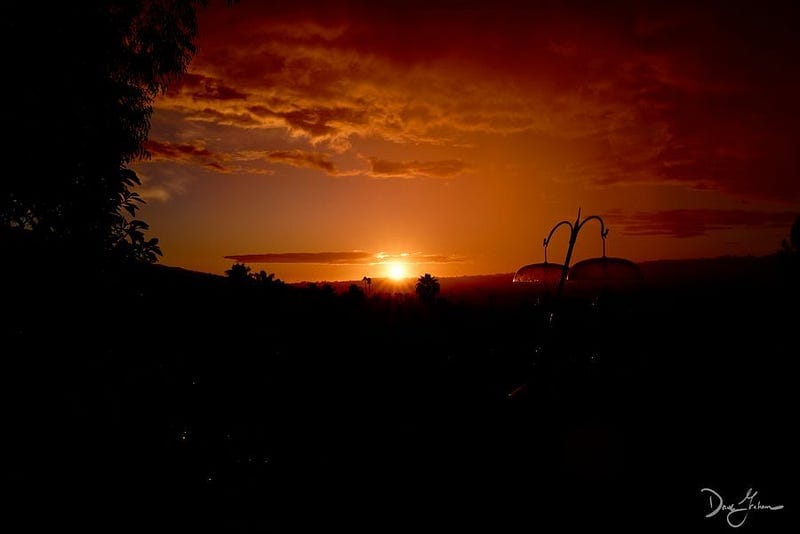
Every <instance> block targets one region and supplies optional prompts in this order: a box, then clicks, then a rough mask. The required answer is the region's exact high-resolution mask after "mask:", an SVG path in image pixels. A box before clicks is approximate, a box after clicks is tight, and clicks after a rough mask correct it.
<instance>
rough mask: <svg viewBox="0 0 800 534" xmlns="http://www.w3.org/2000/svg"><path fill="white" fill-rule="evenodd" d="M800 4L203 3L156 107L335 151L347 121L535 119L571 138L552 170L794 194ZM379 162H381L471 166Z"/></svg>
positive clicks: (387, 168)
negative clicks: (190, 44) (176, 73)
mask: <svg viewBox="0 0 800 534" xmlns="http://www.w3.org/2000/svg"><path fill="white" fill-rule="evenodd" d="M799 11H800V4H799V3H797V2H781V1H778V2H770V3H769V5H768V6H764V5H759V4H757V3H745V4H742V3H739V2H717V1H698V2H691V3H688V2H646V1H634V2H624V1H623V2H597V3H591V2H579V1H575V2H573V1H569V0H568V1H566V2H529V3H527V4H525V3H523V4H521V3H520V2H514V1H506V0H501V1H498V2H491V3H486V2H478V1H477V0H475V1H466V2H461V1H459V2H455V1H453V2H449V1H445V2H436V3H435V5H432V4H431V3H430V2H423V1H419V0H410V1H404V2H394V1H392V2H388V3H387V2H379V3H369V2H360V1H342V2H322V3H320V2H313V1H298V2H291V3H288V4H282V5H276V4H273V3H269V4H262V3H260V2H243V3H240V4H238V5H237V6H235V7H234V8H229V7H227V6H226V5H225V3H220V5H219V6H213V5H212V7H211V8H210V9H209V10H207V11H205V12H203V14H202V20H201V31H200V36H199V39H200V43H199V48H200V52H199V53H198V55H197V56H196V57H195V60H194V62H193V64H192V69H193V71H192V74H189V75H187V76H186V77H185V79H184V81H183V85H182V86H181V88H180V89H179V91H178V93H174V92H173V93H170V94H168V95H167V97H166V98H165V99H163V100H162V101H161V102H159V106H162V107H165V108H168V109H173V110H180V111H181V112H182V113H184V114H185V116H186V117H188V118H190V119H194V120H199V121H208V122H214V123H218V124H223V125H229V126H234V127H239V128H285V129H286V130H287V131H288V133H289V134H290V135H291V136H295V137H296V136H303V137H307V138H309V139H310V140H311V142H312V144H313V145H314V146H317V145H318V144H319V143H329V145H328V146H327V147H326V148H328V149H330V150H333V151H336V152H344V151H346V150H349V149H350V148H351V146H350V142H351V141H350V140H351V138H352V139H358V138H362V139H366V138H372V139H383V140H389V141H392V142H397V143H403V144H413V143H429V144H437V145H448V144H449V145H450V146H457V143H463V144H470V143H475V142H476V141H475V139H474V137H470V136H475V135H486V134H493V135H494V134H497V135H503V136H511V135H513V134H515V133H519V132H535V133H537V134H540V135H541V136H542V137H543V138H548V139H555V140H558V141H559V142H560V144H561V146H560V147H558V148H560V149H562V150H560V151H559V150H556V151H554V153H560V154H564V156H563V157H564V161H565V165H564V170H563V173H562V174H561V175H559V176H555V177H554V178H556V179H559V178H562V179H567V180H573V181H579V182H582V183H585V184H587V185H589V186H603V187H605V186H615V185H625V184H631V183H646V184H673V185H678V186H681V187H685V188H690V189H697V188H702V189H710V190H715V191H719V192H722V193H725V194H729V195H735V196H738V197H744V198H752V199H769V200H776V201H782V202H796V201H797V200H798V198H800V180H798V179H797V176H798V173H800V121H797V120H796V117H798V116H800V99H798V98H797V97H796V95H797V94H798V93H800V69H798V68H797V67H796V66H797V65H798V64H800V33H798V32H797V31H796V27H795V26H796V24H795V21H797V20H798V15H799V14H800V13H798V12H799ZM245 99H246V100H245ZM510 141H512V142H513V139H511V140H510ZM575 143H578V144H580V145H581V147H584V146H585V147H588V150H585V151H584V150H577V151H573V144H575ZM462 146H463V145H462ZM370 161H371V163H372V175H374V176H380V177H389V176H403V177H410V176H431V177H449V176H455V175H456V174H458V173H459V172H462V171H463V170H464V169H463V167H459V163H458V162H457V161H456V160H451V161H447V162H433V163H426V162H391V161H385V160H380V159H374V160H370Z"/></svg>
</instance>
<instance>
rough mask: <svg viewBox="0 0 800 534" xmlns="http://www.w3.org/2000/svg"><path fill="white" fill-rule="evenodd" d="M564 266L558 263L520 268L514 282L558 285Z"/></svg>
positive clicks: (535, 264)
mask: <svg viewBox="0 0 800 534" xmlns="http://www.w3.org/2000/svg"><path fill="white" fill-rule="evenodd" d="M563 270H564V266H563V265H560V264H558V263H532V264H530V265H526V266H524V267H520V268H519V270H518V271H517V272H516V273H515V274H514V282H525V283H529V284H557V283H558V281H559V279H560V278H561V272H562V271H563Z"/></svg>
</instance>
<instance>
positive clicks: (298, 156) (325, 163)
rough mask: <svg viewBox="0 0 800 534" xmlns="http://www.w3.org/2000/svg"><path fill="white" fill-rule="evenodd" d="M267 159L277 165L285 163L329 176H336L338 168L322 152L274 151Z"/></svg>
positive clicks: (268, 154) (269, 153)
mask: <svg viewBox="0 0 800 534" xmlns="http://www.w3.org/2000/svg"><path fill="white" fill-rule="evenodd" d="M267 159H269V160H270V161H274V162H276V163H284V164H286V165H291V166H292V167H306V168H309V169H318V170H321V171H325V172H327V173H328V174H335V173H336V167H335V166H334V164H333V162H332V161H331V159H330V157H329V156H328V155H326V154H322V153H320V152H307V151H305V150H273V151H271V152H268V153H267Z"/></svg>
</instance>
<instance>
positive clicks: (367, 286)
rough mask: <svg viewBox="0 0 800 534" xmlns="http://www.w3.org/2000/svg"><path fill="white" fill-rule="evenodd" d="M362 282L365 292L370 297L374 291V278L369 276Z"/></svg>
mask: <svg viewBox="0 0 800 534" xmlns="http://www.w3.org/2000/svg"><path fill="white" fill-rule="evenodd" d="M361 282H362V283H363V284H364V290H365V292H366V293H367V295H369V293H370V290H371V289H372V278H370V277H369V276H365V277H364V278H362V279H361Z"/></svg>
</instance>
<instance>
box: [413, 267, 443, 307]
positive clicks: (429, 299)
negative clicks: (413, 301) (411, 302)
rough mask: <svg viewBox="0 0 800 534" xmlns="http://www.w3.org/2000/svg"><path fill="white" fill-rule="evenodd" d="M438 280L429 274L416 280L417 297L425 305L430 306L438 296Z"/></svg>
mask: <svg viewBox="0 0 800 534" xmlns="http://www.w3.org/2000/svg"><path fill="white" fill-rule="evenodd" d="M439 289H440V288H439V280H438V279H437V278H436V277H435V276H431V275H430V274H429V273H425V274H424V275H423V276H420V277H419V278H418V279H417V287H416V290H417V296H418V297H419V300H421V301H422V302H424V303H425V304H432V303H433V302H434V301H435V300H436V295H438V294H439Z"/></svg>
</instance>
